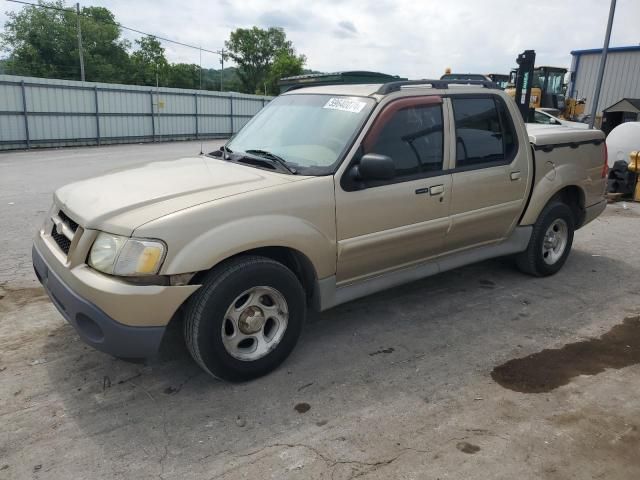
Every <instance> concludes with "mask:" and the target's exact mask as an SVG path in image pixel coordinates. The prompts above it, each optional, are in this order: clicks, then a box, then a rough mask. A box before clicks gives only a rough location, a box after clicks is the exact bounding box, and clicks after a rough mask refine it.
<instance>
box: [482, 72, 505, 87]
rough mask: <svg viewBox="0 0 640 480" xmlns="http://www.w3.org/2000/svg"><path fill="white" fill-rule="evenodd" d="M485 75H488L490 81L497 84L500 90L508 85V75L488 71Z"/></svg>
mask: <svg viewBox="0 0 640 480" xmlns="http://www.w3.org/2000/svg"><path fill="white" fill-rule="evenodd" d="M487 77H489V78H490V79H491V81H492V82H493V83H495V84H496V85H498V87H500V88H501V89H502V90H504V89H506V88H507V87H508V86H509V75H506V74H504V73H490V74H489V75H487Z"/></svg>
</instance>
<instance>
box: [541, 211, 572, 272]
mask: <svg viewBox="0 0 640 480" xmlns="http://www.w3.org/2000/svg"><path fill="white" fill-rule="evenodd" d="M568 239H569V228H568V227H567V222H565V221H564V220H563V219H561V218H557V219H556V220H554V221H553V223H552V224H551V225H549V228H547V231H546V233H545V234H544V240H543V242H542V258H543V260H544V262H545V263H546V264H547V265H553V264H554V263H556V262H557V261H558V260H560V258H561V257H562V255H563V254H564V251H565V249H566V248H567V242H568Z"/></svg>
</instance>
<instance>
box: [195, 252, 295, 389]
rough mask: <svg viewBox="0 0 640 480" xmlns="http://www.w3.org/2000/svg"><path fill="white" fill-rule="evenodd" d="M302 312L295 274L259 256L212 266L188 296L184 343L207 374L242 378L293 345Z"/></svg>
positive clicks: (268, 366)
mask: <svg viewBox="0 0 640 480" xmlns="http://www.w3.org/2000/svg"><path fill="white" fill-rule="evenodd" d="M305 313H306V306H305V294H304V290H303V288H302V286H301V285H300V282H299V281H298V278H297V277H296V276H295V274H294V273H293V272H292V271H291V270H289V269H288V268H287V267H285V266H284V265H282V264H280V263H278V262H276V261H274V260H271V259H269V258H265V257H240V258H237V259H234V260H231V261H229V262H227V263H226V264H223V265H221V266H219V267H216V268H215V269H214V270H213V271H212V272H211V273H210V274H209V275H208V276H207V277H206V279H205V281H204V284H203V286H202V288H201V289H200V290H198V291H197V292H196V294H195V295H194V296H193V297H192V298H191V299H190V300H189V303H188V305H187V309H186V312H185V323H184V334H185V341H186V344H187V348H188V349H189V351H190V352H191V355H192V356H193V358H194V359H195V361H196V362H198V363H199V364H200V366H201V367H202V368H203V369H204V370H206V371H207V372H209V373H210V374H211V375H213V376H215V377H218V378H221V379H224V380H229V381H242V380H249V379H251V378H255V377H259V376H261V375H265V374H267V373H269V372H270V371H272V370H273V369H275V368H276V367H277V366H278V365H280V363H282V362H283V361H284V360H285V359H286V358H287V356H288V355H289V354H290V353H291V351H292V350H293V348H294V346H295V344H296V343H297V340H298V337H299V336H300V332H301V330H302V325H303V323H304V319H305Z"/></svg>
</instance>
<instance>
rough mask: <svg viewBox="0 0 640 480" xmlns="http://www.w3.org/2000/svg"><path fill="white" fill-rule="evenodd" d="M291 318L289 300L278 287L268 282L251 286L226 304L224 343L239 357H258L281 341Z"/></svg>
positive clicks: (249, 359)
mask: <svg viewBox="0 0 640 480" xmlns="http://www.w3.org/2000/svg"><path fill="white" fill-rule="evenodd" d="M288 320H289V310H288V306H287V302H286V300H285V299H284V296H283V295H282V294H281V293H280V292H279V291H278V290H276V289H274V288H271V287H266V286H260V287H253V288H250V289H249V290H246V291H244V292H242V293H241V294H240V295H238V296H237V297H236V299H235V300H234V301H233V302H232V303H231V305H229V308H227V312H226V314H225V317H224V321H223V322H222V332H221V333H222V343H223V345H224V347H225V349H226V350H227V352H228V353H229V354H230V355H231V356H232V357H234V358H237V359H238V360H244V361H254V360H258V359H259V358H262V357H264V356H265V355H267V354H268V353H269V352H271V351H272V350H273V349H274V348H275V347H276V346H277V345H278V343H280V341H281V340H282V337H283V336H284V332H285V331H286V329H287V323H288Z"/></svg>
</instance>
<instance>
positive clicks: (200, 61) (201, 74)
mask: <svg viewBox="0 0 640 480" xmlns="http://www.w3.org/2000/svg"><path fill="white" fill-rule="evenodd" d="M200 90H202V47H200Z"/></svg>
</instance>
